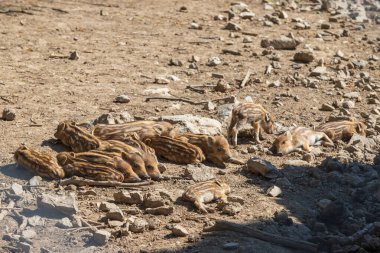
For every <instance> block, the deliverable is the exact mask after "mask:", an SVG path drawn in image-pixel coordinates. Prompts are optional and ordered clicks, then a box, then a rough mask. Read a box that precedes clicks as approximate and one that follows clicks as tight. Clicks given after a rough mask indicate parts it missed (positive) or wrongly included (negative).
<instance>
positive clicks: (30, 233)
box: [21, 228, 37, 239]
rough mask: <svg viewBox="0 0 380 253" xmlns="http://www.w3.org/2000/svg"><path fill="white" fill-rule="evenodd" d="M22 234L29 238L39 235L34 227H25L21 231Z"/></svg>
mask: <svg viewBox="0 0 380 253" xmlns="http://www.w3.org/2000/svg"><path fill="white" fill-rule="evenodd" d="M21 236H23V237H25V238H27V239H33V238H34V237H36V236H37V233H36V231H35V230H34V229H31V228H29V229H25V230H24V231H22V233H21Z"/></svg>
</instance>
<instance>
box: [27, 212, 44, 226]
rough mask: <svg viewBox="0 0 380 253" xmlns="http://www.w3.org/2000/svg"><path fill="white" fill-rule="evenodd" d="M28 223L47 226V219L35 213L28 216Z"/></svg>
mask: <svg viewBox="0 0 380 253" xmlns="http://www.w3.org/2000/svg"><path fill="white" fill-rule="evenodd" d="M28 225H29V226H31V227H36V226H45V219H43V218H41V216H38V215H34V216H32V217H29V218H28Z"/></svg>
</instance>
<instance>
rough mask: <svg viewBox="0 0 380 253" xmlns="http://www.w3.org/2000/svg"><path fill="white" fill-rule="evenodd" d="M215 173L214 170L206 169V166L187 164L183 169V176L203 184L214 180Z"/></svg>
mask: <svg viewBox="0 0 380 253" xmlns="http://www.w3.org/2000/svg"><path fill="white" fill-rule="evenodd" d="M215 175H216V171H215V169H214V168H211V167H208V166H206V165H203V164H202V165H199V167H198V166H197V165H193V164H188V165H187V166H186V168H185V176H186V177H188V178H190V179H192V180H194V181H195V182H203V181H207V180H211V179H214V178H215Z"/></svg>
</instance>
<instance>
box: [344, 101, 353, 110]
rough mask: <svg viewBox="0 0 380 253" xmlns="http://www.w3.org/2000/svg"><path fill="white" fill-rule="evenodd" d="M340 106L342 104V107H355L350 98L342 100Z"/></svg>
mask: <svg viewBox="0 0 380 253" xmlns="http://www.w3.org/2000/svg"><path fill="white" fill-rule="evenodd" d="M342 106H343V108H346V109H351V108H355V102H354V101H351V100H346V101H344V102H343V105H342Z"/></svg>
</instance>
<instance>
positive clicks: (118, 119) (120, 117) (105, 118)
mask: <svg viewBox="0 0 380 253" xmlns="http://www.w3.org/2000/svg"><path fill="white" fill-rule="evenodd" d="M134 120H135V119H134V118H133V116H132V115H131V114H129V112H127V111H124V112H120V113H106V114H102V115H100V116H99V117H98V118H97V119H95V120H94V121H93V125H96V124H107V125H114V124H123V123H127V122H131V121H134Z"/></svg>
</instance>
